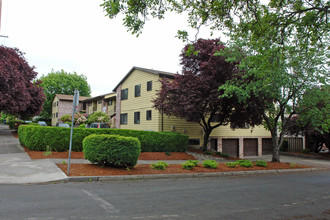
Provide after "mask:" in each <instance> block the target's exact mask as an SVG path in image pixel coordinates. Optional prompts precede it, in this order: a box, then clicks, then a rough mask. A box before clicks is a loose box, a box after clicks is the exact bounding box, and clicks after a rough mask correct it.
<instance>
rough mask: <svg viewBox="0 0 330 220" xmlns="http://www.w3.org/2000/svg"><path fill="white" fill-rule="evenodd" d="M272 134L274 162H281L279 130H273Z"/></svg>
mask: <svg viewBox="0 0 330 220" xmlns="http://www.w3.org/2000/svg"><path fill="white" fill-rule="evenodd" d="M271 134H272V146H273V158H272V162H280V146H279V144H278V136H277V132H276V131H275V132H271Z"/></svg>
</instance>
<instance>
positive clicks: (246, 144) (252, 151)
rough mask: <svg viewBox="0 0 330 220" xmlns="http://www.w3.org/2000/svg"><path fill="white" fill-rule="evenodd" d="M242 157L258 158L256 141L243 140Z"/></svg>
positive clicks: (250, 139)
mask: <svg viewBox="0 0 330 220" xmlns="http://www.w3.org/2000/svg"><path fill="white" fill-rule="evenodd" d="M243 148H244V153H243V155H244V156H258V139H256V138H245V139H244V140H243Z"/></svg>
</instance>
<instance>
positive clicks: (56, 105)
mask: <svg viewBox="0 0 330 220" xmlns="http://www.w3.org/2000/svg"><path fill="white" fill-rule="evenodd" d="M88 98H89V97H84V96H80V97H79V105H78V108H77V109H78V111H81V110H83V101H84V100H86V99H88ZM72 108H73V95H62V94H56V95H55V97H54V99H53V104H52V126H55V125H56V123H57V122H59V121H60V118H61V117H62V116H63V115H67V114H72V110H73V109H72Z"/></svg>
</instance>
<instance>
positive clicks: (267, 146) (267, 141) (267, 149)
mask: <svg viewBox="0 0 330 220" xmlns="http://www.w3.org/2000/svg"><path fill="white" fill-rule="evenodd" d="M269 154H273V146H272V139H271V138H263V139H262V155H269Z"/></svg>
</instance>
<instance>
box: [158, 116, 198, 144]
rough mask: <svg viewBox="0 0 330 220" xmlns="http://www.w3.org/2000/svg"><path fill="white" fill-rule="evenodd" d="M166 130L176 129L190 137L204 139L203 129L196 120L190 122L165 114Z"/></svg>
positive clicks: (175, 130)
mask: <svg viewBox="0 0 330 220" xmlns="http://www.w3.org/2000/svg"><path fill="white" fill-rule="evenodd" d="M163 127H164V131H174V132H178V133H182V134H186V135H188V136H189V138H190V139H202V137H203V129H202V127H201V126H200V125H199V124H198V123H195V122H188V121H186V120H184V119H180V118H177V117H173V116H167V115H164V120H163Z"/></svg>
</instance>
